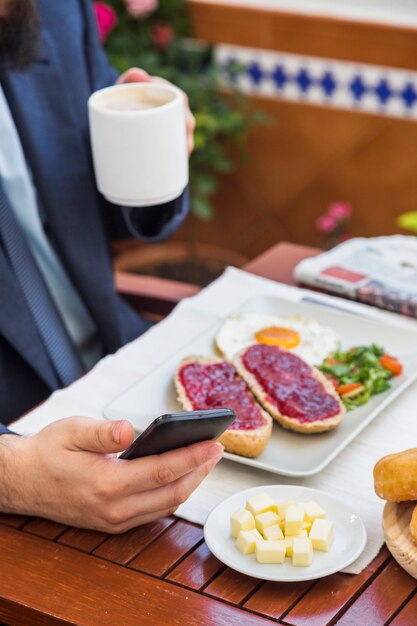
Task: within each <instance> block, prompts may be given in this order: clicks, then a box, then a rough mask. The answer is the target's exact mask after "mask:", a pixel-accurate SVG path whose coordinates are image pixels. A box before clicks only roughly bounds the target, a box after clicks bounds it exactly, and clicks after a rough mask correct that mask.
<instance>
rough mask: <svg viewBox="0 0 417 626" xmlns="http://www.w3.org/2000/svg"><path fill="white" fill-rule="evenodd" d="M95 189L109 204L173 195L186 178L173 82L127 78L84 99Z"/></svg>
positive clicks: (180, 111) (149, 202) (179, 102)
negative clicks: (142, 80)
mask: <svg viewBox="0 0 417 626" xmlns="http://www.w3.org/2000/svg"><path fill="white" fill-rule="evenodd" d="M88 109H89V119H90V133H91V144H92V152H93V162H94V169H95V174H96V181H97V187H98V189H99V191H100V192H101V193H102V194H103V195H104V196H105V197H106V198H107V199H108V200H109V201H110V202H113V203H115V204H120V205H125V206H153V205H158V204H163V203H164V202H168V201H170V200H175V199H176V198H178V197H179V196H180V195H181V193H182V192H183V191H184V189H185V187H186V186H187V183H188V154H187V136H186V125H185V109H184V100H183V96H182V94H181V92H180V91H179V89H177V88H176V87H174V86H173V85H163V84H157V83H129V84H126V85H115V86H113V87H107V88H105V89H101V90H100V91H97V92H95V93H94V94H93V95H92V96H90V98H89V101H88Z"/></svg>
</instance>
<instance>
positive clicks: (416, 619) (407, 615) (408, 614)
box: [390, 594, 417, 626]
mask: <svg viewBox="0 0 417 626" xmlns="http://www.w3.org/2000/svg"><path fill="white" fill-rule="evenodd" d="M416 623H417V594H416V595H415V596H413V597H412V598H411V600H410V601H409V602H408V603H407V604H406V605H405V607H404V608H403V609H402V610H401V611H400V612H399V613H398V615H397V616H396V617H395V618H394V619H393V620H392V622H391V624H390V626H412V625H414V624H416Z"/></svg>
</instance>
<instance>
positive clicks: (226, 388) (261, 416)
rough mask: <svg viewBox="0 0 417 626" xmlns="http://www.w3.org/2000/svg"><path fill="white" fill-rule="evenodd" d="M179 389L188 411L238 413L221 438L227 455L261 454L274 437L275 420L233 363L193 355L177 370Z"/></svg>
mask: <svg viewBox="0 0 417 626" xmlns="http://www.w3.org/2000/svg"><path fill="white" fill-rule="evenodd" d="M175 387H176V390H177V393H178V401H179V402H180V404H181V405H182V407H183V408H184V409H185V410H186V411H196V410H202V409H217V408H229V409H232V410H233V411H234V412H235V413H236V419H235V421H234V422H233V424H232V425H231V426H229V428H228V429H227V430H226V431H225V432H224V433H223V434H222V435H221V437H220V438H219V440H220V442H221V443H222V444H223V445H224V447H225V449H226V451H227V452H231V453H232V454H239V455H241V456H247V457H256V456H259V454H261V452H262V451H263V449H264V448H265V446H266V444H267V443H268V441H269V438H270V436H271V430H272V419H271V416H270V415H268V413H267V412H266V411H264V410H263V409H262V407H261V406H260V405H259V404H258V403H257V402H256V400H255V398H254V397H253V395H252V393H251V392H250V390H249V387H248V385H247V384H246V382H245V381H244V380H243V379H242V378H241V377H240V376H239V375H238V373H237V371H236V368H235V366H234V365H233V364H232V363H228V362H227V361H223V360H221V359H217V358H212V357H202V356H189V357H187V358H185V359H183V360H182V361H181V363H180V365H179V367H178V369H177V371H176V374H175Z"/></svg>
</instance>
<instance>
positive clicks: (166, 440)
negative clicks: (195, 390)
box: [119, 409, 236, 459]
mask: <svg viewBox="0 0 417 626" xmlns="http://www.w3.org/2000/svg"><path fill="white" fill-rule="evenodd" d="M235 419H236V415H235V413H234V412H233V411H232V410H231V409H206V410H203V411H181V412H178V413H168V414H167V415H161V416H160V417H157V418H156V419H155V420H154V421H153V422H152V424H150V425H149V426H148V428H147V429H146V430H144V431H143V433H141V434H140V435H139V437H137V438H136V439H135V441H134V442H133V443H132V445H130V446H129V447H128V448H127V449H126V450H125V451H124V452H122V454H120V455H119V459H138V458H139V457H143V456H150V455H151V454H162V453H163V452H168V451H169V450H175V449H176V448H183V447H184V446H189V445H191V444H192V443H198V442H199V441H207V440H209V439H217V438H218V437H220V435H221V434H222V433H223V432H224V431H225V430H226V428H228V427H229V426H230V425H231V424H232V422H234V420H235Z"/></svg>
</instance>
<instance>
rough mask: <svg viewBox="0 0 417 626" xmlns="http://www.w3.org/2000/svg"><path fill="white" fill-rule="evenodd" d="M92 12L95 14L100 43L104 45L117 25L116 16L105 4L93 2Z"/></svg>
mask: <svg viewBox="0 0 417 626" xmlns="http://www.w3.org/2000/svg"><path fill="white" fill-rule="evenodd" d="M94 10H95V12H96V19H97V26H98V33H99V35H100V41H101V43H104V42H105V41H106V39H107V37H108V36H109V35H110V33H111V31H112V30H113V28H114V27H115V26H116V24H117V15H116V13H115V11H114V10H113V9H112V8H111V7H110V6H109V5H108V4H106V3H105V2H94Z"/></svg>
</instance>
